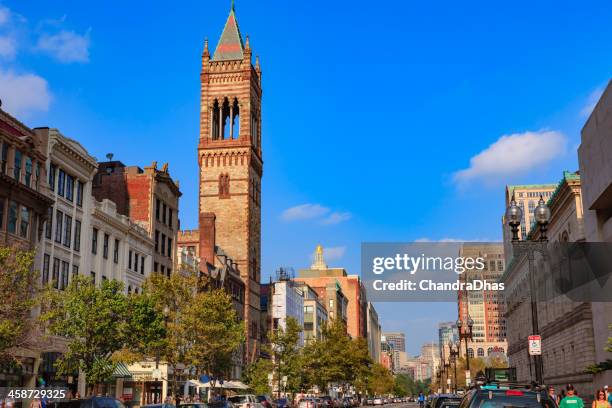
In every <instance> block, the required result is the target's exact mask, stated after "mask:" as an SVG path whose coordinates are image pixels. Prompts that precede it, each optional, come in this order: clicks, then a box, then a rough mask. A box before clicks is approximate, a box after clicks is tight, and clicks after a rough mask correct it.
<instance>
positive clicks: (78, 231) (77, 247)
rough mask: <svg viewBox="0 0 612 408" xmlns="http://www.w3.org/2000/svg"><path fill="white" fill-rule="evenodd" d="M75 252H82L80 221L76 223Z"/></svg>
mask: <svg viewBox="0 0 612 408" xmlns="http://www.w3.org/2000/svg"><path fill="white" fill-rule="evenodd" d="M74 250H75V251H77V252H79V251H80V250H81V221H79V220H76V221H75V222H74Z"/></svg>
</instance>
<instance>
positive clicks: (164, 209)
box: [162, 203, 168, 224]
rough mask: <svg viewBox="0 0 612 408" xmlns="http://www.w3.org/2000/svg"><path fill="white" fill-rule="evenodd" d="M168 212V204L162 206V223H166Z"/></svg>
mask: <svg viewBox="0 0 612 408" xmlns="http://www.w3.org/2000/svg"><path fill="white" fill-rule="evenodd" d="M167 211H168V207H166V203H164V204H163V205H162V222H163V223H164V224H165V223H166V212H167Z"/></svg>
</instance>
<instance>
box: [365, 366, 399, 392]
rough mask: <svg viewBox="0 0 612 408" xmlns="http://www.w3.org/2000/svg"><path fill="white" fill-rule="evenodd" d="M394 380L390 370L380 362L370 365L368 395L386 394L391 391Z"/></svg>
mask: <svg viewBox="0 0 612 408" xmlns="http://www.w3.org/2000/svg"><path fill="white" fill-rule="evenodd" d="M394 387H395V380H394V378H393V375H392V374H391V372H390V371H389V370H388V369H387V368H386V367H384V366H383V365H381V364H378V363H376V364H374V365H373V366H372V373H371V375H370V382H369V385H368V391H369V393H370V395H387V394H390V393H391V392H393V389H394Z"/></svg>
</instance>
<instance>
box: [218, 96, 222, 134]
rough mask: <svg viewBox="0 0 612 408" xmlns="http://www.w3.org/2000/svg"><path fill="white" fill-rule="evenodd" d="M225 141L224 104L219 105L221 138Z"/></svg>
mask: <svg viewBox="0 0 612 408" xmlns="http://www.w3.org/2000/svg"><path fill="white" fill-rule="evenodd" d="M218 139H223V103H221V102H220V103H219V137H218Z"/></svg>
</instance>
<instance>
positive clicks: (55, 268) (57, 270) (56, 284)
mask: <svg viewBox="0 0 612 408" xmlns="http://www.w3.org/2000/svg"><path fill="white" fill-rule="evenodd" d="M52 279H53V287H54V288H55V289H59V279H60V260H59V259H57V258H53V278H52Z"/></svg>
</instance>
